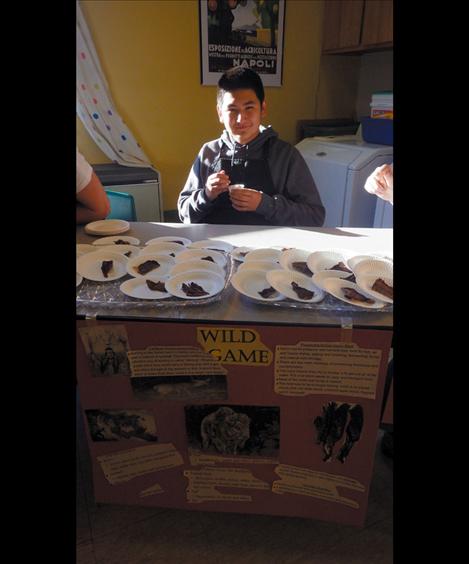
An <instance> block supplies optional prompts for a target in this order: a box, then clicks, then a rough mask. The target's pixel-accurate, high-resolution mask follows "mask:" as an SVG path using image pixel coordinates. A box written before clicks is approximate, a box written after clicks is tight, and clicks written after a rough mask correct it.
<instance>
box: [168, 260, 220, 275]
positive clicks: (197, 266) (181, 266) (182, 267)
mask: <svg viewBox="0 0 469 564" xmlns="http://www.w3.org/2000/svg"><path fill="white" fill-rule="evenodd" d="M188 270H209V271H210V272H215V274H218V275H219V276H221V277H222V278H224V277H225V271H224V269H223V268H222V267H221V266H218V264H217V263H216V262H211V261H209V260H201V259H194V260H188V261H184V262H177V263H176V264H175V265H174V266H172V267H171V270H170V274H171V276H175V275H176V274H180V273H181V272H187V271H188Z"/></svg>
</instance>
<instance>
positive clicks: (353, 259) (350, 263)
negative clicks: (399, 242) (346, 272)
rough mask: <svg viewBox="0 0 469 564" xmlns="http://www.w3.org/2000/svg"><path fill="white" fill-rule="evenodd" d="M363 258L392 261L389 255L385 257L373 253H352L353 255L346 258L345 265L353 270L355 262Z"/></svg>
mask: <svg viewBox="0 0 469 564" xmlns="http://www.w3.org/2000/svg"><path fill="white" fill-rule="evenodd" d="M364 260H385V261H389V262H391V263H392V260H391V259H390V258H389V257H385V256H384V255H379V254H375V253H370V254H368V255H354V256H353V257H351V258H349V259H348V261H347V266H348V267H349V268H351V269H352V270H354V269H355V267H356V266H357V264H358V263H360V262H363V261H364Z"/></svg>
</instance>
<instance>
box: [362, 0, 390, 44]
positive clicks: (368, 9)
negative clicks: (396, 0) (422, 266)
mask: <svg viewBox="0 0 469 564" xmlns="http://www.w3.org/2000/svg"><path fill="white" fill-rule="evenodd" d="M392 32H393V0H371V1H370V0H367V1H366V2H365V12H364V16H363V32H362V40H361V43H362V45H363V46H367V45H382V44H383V43H384V44H388V43H391V44H392V41H393V33H392Z"/></svg>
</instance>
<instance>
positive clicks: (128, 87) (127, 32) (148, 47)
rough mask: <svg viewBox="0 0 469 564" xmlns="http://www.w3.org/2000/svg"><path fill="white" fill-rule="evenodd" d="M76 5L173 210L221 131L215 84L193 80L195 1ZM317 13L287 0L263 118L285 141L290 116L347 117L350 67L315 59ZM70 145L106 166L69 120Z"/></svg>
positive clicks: (107, 0) (313, 0)
mask: <svg viewBox="0 0 469 564" xmlns="http://www.w3.org/2000/svg"><path fill="white" fill-rule="evenodd" d="M80 4H81V7H82V10H83V14H84V16H85V18H86V21H87V24H88V27H89V29H90V32H91V36H92V38H93V41H94V44H95V47H96V50H97V52H98V56H99V58H100V61H101V66H102V68H103V72H104V73H105V75H106V78H107V81H108V83H109V87H110V90H111V93H112V96H113V99H114V102H115V104H116V106H117V109H118V110H119V112H120V114H121V116H122V118H123V120H124V121H125V122H126V124H127V125H128V127H129V128H130V130H131V131H132V132H133V134H134V136H135V137H136V139H137V141H138V142H139V143H140V144H141V146H142V148H143V150H144V151H145V152H146V154H147V155H148V157H149V158H150V160H151V162H152V163H153V164H154V166H155V167H156V168H157V169H158V170H159V171H160V173H161V177H162V187H163V198H164V208H165V210H169V209H174V208H175V207H176V201H177V197H178V194H179V191H180V190H181V188H182V186H183V185H184V182H185V180H186V177H187V174H188V172H189V169H190V167H191V165H192V162H193V160H194V158H195V156H196V155H197V152H198V151H199V149H200V147H201V146H202V144H203V143H204V142H206V141H208V140H210V139H214V138H216V137H218V135H219V133H220V131H221V129H220V124H219V122H218V118H217V115H216V110H215V102H216V87H215V86H202V85H201V84H200V62H199V61H200V60H199V14H198V1H197V0H82V1H81V2H80ZM322 17H323V0H288V1H287V3H286V16H285V36H284V65H283V86H282V87H281V88H273V87H272V88H266V101H267V107H268V114H267V117H266V119H265V120H264V124H266V125H267V124H272V126H273V127H274V128H275V129H276V130H277V131H278V132H279V135H280V137H281V138H282V139H284V140H286V141H289V142H290V143H296V141H297V139H296V125H297V121H298V120H299V119H313V118H315V117H341V116H342V117H344V116H347V117H348V116H350V117H352V114H353V110H354V107H355V96H356V82H357V76H358V66H357V70H356V72H355V69H354V64H352V65H351V66H350V65H349V64H348V63H347V62H345V63H344V62H342V63H341V62H340V61H338V62H334V61H332V62H326V63H324V62H323V63H322V65H321V54H320V51H321V49H320V45H321V42H322ZM330 58H331V57H327V59H330ZM323 59H326V58H323ZM345 59H353V60H355V58H351V57H346V58H344V59H343V60H345ZM320 68H321V81H320V82H318V78H319V71H320ZM344 69H345V70H344ZM323 74H324V77H323V76H322V75H323ZM355 75H357V76H355ZM346 81H350V85H347V84H346ZM318 87H319V96H318V98H317V96H316V93H317V89H318ZM77 143H78V146H79V147H80V150H81V151H82V152H83V154H84V155H85V157H86V158H87V159H88V160H89V161H90V162H91V163H100V162H101V163H103V162H109V159H108V158H107V157H106V156H105V155H104V154H103V153H102V152H101V150H100V149H98V147H97V146H96V144H95V143H94V141H93V140H92V139H91V138H90V137H89V135H88V133H87V132H86V130H85V129H84V128H83V126H82V124H81V122H80V120H78V119H77Z"/></svg>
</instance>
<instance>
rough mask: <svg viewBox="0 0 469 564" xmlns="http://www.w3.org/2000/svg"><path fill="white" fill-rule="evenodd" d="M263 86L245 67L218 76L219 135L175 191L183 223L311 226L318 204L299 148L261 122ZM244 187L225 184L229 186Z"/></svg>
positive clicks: (319, 217)
mask: <svg viewBox="0 0 469 564" xmlns="http://www.w3.org/2000/svg"><path fill="white" fill-rule="evenodd" d="M265 110H266V104H265V100H264V87H263V84H262V80H261V78H260V77H259V75H258V74H257V73H256V72H254V71H253V70H251V69H249V68H245V67H234V68H232V69H230V70H228V71H226V72H225V73H224V74H223V75H222V76H221V78H220V80H219V81H218V91H217V112H218V117H219V119H220V123H222V124H223V125H224V126H225V130H224V131H223V133H222V135H221V137H220V138H219V139H215V140H214V141H209V142H208V143H206V144H205V145H204V146H203V147H202V149H201V150H200V152H199V154H198V156H197V158H196V160H195V161H194V164H193V165H192V169H191V171H190V173H189V177H188V178H187V181H186V184H185V186H184V188H183V190H182V191H181V193H180V194H179V198H178V211H179V217H180V219H181V220H182V221H183V222H184V223H221V224H238V225H289V226H295V225H298V226H317V227H320V226H321V225H323V223H324V217H325V209H324V206H323V205H322V202H321V198H320V196H319V193H318V190H317V188H316V185H315V183H314V180H313V177H312V176H311V173H310V171H309V169H308V166H307V165H306V163H305V161H304V159H303V157H302V156H301V155H300V153H299V151H298V150H297V149H296V148H295V147H293V146H292V145H290V144H289V143H287V142H285V141H282V140H281V139H279V138H278V134H277V133H276V132H275V131H274V130H273V129H272V127H270V126H268V127H264V126H263V125H261V118H262V117H263V116H264V115H265ZM234 184H236V185H243V186H244V188H242V189H241V188H238V189H231V186H232V185H234Z"/></svg>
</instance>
